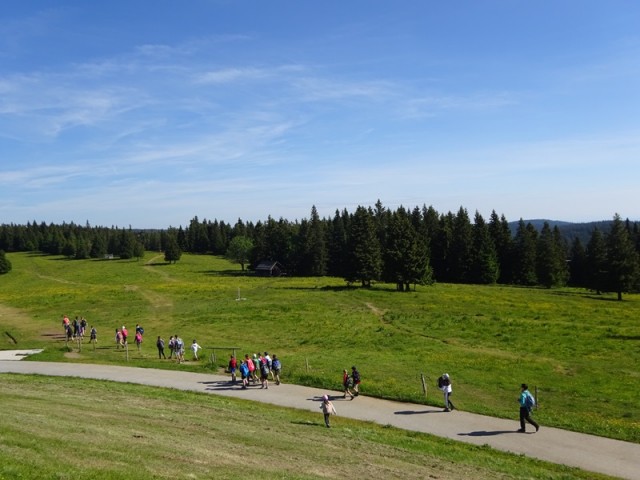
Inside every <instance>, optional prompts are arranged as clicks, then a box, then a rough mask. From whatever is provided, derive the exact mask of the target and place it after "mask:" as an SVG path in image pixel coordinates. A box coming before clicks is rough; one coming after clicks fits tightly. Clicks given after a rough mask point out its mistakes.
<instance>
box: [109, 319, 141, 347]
mask: <svg viewBox="0 0 640 480" xmlns="http://www.w3.org/2000/svg"><path fill="white" fill-rule="evenodd" d="M135 332H136V333H135V334H134V336H133V339H134V342H135V344H136V347H137V348H138V351H140V350H141V348H142V341H143V337H142V336H143V335H144V328H142V327H141V326H140V325H139V324H137V323H136V330H135ZM115 340H116V349H118V348H120V347H122V348H126V347H128V345H129V344H128V341H129V331H128V330H127V327H126V326H124V325H122V328H116V336H115Z"/></svg>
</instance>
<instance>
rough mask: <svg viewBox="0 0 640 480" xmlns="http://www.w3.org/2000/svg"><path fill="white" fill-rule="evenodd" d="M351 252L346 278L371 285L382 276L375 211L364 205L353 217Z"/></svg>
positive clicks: (350, 234)
mask: <svg viewBox="0 0 640 480" xmlns="http://www.w3.org/2000/svg"><path fill="white" fill-rule="evenodd" d="M349 253H350V259H351V261H350V265H349V271H348V272H347V273H346V275H345V280H347V281H348V282H356V281H359V282H360V283H361V285H362V286H363V287H370V286H371V282H372V281H374V280H378V279H379V278H380V275H381V273H382V257H381V251H380V243H379V241H378V236H377V234H376V226H375V222H374V220H373V213H372V212H371V211H370V210H367V209H366V208H364V207H362V206H359V207H358V208H357V209H356V211H355V213H354V215H353V217H352V219H351V228H350V232H349Z"/></svg>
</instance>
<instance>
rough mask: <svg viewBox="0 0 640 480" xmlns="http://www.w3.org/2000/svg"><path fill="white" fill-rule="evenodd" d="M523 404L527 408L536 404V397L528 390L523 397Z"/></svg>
mask: <svg viewBox="0 0 640 480" xmlns="http://www.w3.org/2000/svg"><path fill="white" fill-rule="evenodd" d="M524 406H525V407H526V408H528V409H529V410H531V409H532V408H533V407H535V406H536V399H535V398H533V395H531V393H529V392H527V396H526V397H525V399H524Z"/></svg>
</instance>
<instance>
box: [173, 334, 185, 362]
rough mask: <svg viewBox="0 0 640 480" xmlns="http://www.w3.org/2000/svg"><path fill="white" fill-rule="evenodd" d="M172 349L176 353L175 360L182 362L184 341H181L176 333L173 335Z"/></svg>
mask: <svg viewBox="0 0 640 480" xmlns="http://www.w3.org/2000/svg"><path fill="white" fill-rule="evenodd" d="M174 341H175V344H174V347H173V348H174V351H175V354H176V360H178V363H183V362H184V342H183V341H182V338H180V337H179V336H178V335H174Z"/></svg>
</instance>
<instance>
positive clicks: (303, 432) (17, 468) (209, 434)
mask: <svg viewBox="0 0 640 480" xmlns="http://www.w3.org/2000/svg"><path fill="white" fill-rule="evenodd" d="M79 368H82V367H81V366H80V367H79ZM0 409H2V412H3V415H2V420H0V426H1V428H0V478H7V479H8V478H28V479H50V478H56V479H66V478H68V479H71V478H96V479H124V480H126V479H135V480H144V479H152V478H153V479H157V478H219V479H246V478H265V479H270V478H274V479H275V478H278V479H315V478H336V479H338V478H385V479H392V478H398V479H413V478H415V479H423V478H446V479H468V478H474V479H479V480H482V479H507V478H514V479H515V478H517V479H523V478H531V479H535V478H544V479H573V478H575V479H604V478H607V477H604V476H601V475H596V474H593V473H587V472H583V471H580V470H577V469H573V468H568V467H562V466H559V465H553V464H548V463H545V462H541V461H537V460H532V459H528V458H526V457H522V456H517V455H512V454H507V453H503V452H498V451H495V450H492V449H490V448H488V447H477V446H472V445H468V444H464V443H460V442H454V441H450V440H443V439H440V438H436V437H433V436H430V435H426V434H420V433H415V432H406V431H402V430H398V429H395V428H391V427H384V426H379V425H375V424H371V423H365V422H358V421H354V420H349V419H345V418H341V417H339V416H338V417H334V418H333V422H332V423H333V428H331V429H327V428H325V427H324V423H323V420H322V415H321V413H320V412H318V413H317V414H314V413H312V412H305V411H298V410H292V409H285V408H278V407H273V406H266V405H263V404H256V403H253V402H250V401H246V400H239V399H230V398H224V397H218V396H215V395H205V394H199V393H193V392H182V391H177V390H172V389H164V388H152V387H146V386H139V385H130V384H120V383H113V382H106V381H97V380H96V381H93V380H81V379H74V378H58V377H53V378H51V377H42V376H38V375H14V374H3V375H0Z"/></svg>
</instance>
